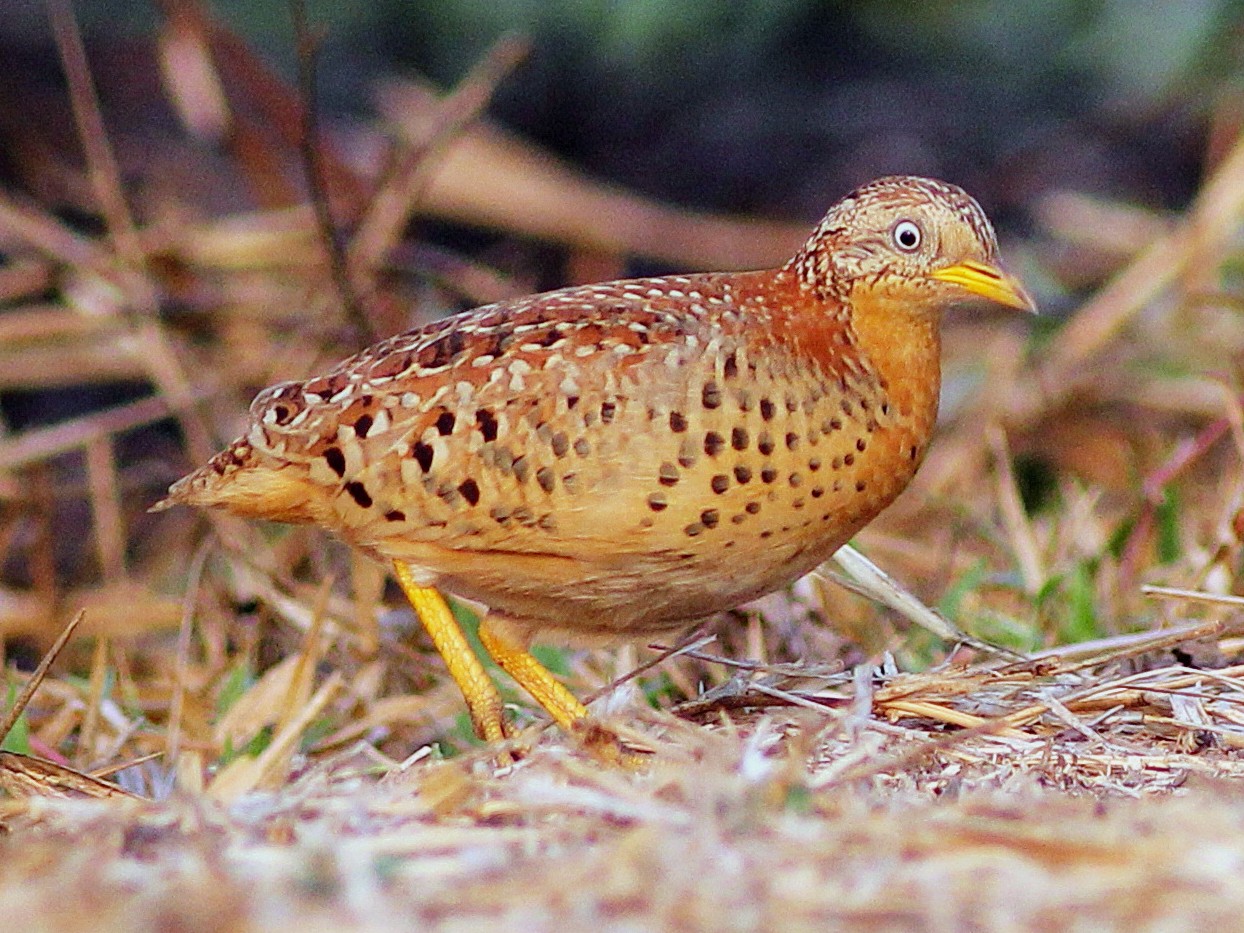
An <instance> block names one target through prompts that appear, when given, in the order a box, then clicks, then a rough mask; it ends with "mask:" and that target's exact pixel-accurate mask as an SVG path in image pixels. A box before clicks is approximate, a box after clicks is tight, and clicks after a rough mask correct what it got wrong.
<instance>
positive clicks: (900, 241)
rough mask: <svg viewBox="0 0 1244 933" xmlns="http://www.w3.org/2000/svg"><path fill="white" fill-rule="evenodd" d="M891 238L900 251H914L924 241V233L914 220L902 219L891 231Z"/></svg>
mask: <svg viewBox="0 0 1244 933" xmlns="http://www.w3.org/2000/svg"><path fill="white" fill-rule="evenodd" d="M890 239H891V240H892V241H893V242H894V246H895V248H896V249H898V250H899V251H900V252H904V253H914V252H915V251H916V250H918V249H919V248H920V244H921V243H922V242H923V241H924V233H923V232H922V231H921V230H920V225H919V224H917V223H916V222H915V221H914V220H900V221H899V222H898V223H896V224H895V225H894V228H893V229H892V230H891V231H890Z"/></svg>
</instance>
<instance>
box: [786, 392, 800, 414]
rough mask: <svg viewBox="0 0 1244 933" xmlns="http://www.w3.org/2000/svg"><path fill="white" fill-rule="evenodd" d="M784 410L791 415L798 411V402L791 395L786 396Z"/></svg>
mask: <svg viewBox="0 0 1244 933" xmlns="http://www.w3.org/2000/svg"><path fill="white" fill-rule="evenodd" d="M786 410H787V411H788V412H790V413H791V414H792V415H793V414H794V413H795V412H797V411H799V400H798V399H797V398H795V396H793V395H788V396H786Z"/></svg>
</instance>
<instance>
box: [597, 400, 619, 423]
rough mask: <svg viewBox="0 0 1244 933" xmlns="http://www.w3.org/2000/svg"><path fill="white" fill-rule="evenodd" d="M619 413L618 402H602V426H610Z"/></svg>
mask: <svg viewBox="0 0 1244 933" xmlns="http://www.w3.org/2000/svg"><path fill="white" fill-rule="evenodd" d="M617 413H618V406H617V403H616V402H602V403H601V406H600V421H601V424H609V423H610V422H611V421H613V416H614V415H616V414H617Z"/></svg>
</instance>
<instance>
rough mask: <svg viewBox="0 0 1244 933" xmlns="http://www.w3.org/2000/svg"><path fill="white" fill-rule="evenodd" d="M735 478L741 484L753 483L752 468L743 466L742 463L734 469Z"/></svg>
mask: <svg viewBox="0 0 1244 933" xmlns="http://www.w3.org/2000/svg"><path fill="white" fill-rule="evenodd" d="M734 478H735V480H736V481H738V482H739V483H740V484H742V483H750V482H751V481H752V469H751V467H746V466H743V464H741V463H740V464H739V465H738V466H736V467H735V468H734Z"/></svg>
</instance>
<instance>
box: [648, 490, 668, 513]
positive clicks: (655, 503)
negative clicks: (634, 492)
mask: <svg viewBox="0 0 1244 933" xmlns="http://www.w3.org/2000/svg"><path fill="white" fill-rule="evenodd" d="M648 508H650V509H652V511H654V512H664V511H665V510H666V509H667V508H669V502H668V500H666V498H665V496H663V495H661V494H660V493H659V492H654V493H653V494H652V495H650V496H649V497H648Z"/></svg>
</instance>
